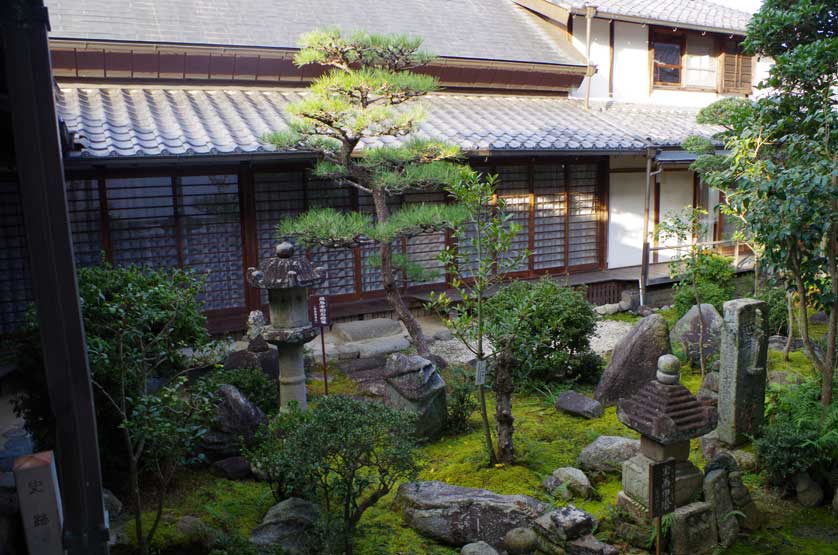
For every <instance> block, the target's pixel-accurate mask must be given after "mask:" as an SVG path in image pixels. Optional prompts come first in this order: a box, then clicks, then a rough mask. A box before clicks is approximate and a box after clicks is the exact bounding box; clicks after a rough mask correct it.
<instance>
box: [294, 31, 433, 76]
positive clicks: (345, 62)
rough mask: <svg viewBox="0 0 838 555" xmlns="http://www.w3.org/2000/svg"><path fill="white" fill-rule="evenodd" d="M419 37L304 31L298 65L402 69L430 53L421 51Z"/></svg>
mask: <svg viewBox="0 0 838 555" xmlns="http://www.w3.org/2000/svg"><path fill="white" fill-rule="evenodd" d="M421 46H422V39H420V38H418V37H406V36H403V35H373V34H369V33H365V32H356V33H353V34H352V35H349V36H346V37H344V36H343V35H342V34H341V32H340V30H339V29H324V30H318V31H313V32H310V33H306V34H305V35H303V36H302V37H301V39H300V47H301V48H300V52H298V53H297V55H296V56H294V63H295V64H297V65H298V66H304V65H308V64H320V65H325V66H330V67H335V68H339V69H342V70H344V71H349V70H350V69H351V68H352V67H353V66H362V67H374V68H380V69H387V70H390V71H403V70H406V69H412V68H417V67H421V66H424V65H426V64H428V63H430V62H431V61H432V60H433V57H432V56H430V55H428V54H426V53H424V52H421V51H420V50H419V48H420V47H421Z"/></svg>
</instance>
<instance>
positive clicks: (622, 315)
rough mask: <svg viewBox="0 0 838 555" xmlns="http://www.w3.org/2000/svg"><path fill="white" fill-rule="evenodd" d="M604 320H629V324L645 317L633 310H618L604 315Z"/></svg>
mask: <svg viewBox="0 0 838 555" xmlns="http://www.w3.org/2000/svg"><path fill="white" fill-rule="evenodd" d="M602 319H603V320H613V321H614V322H627V323H629V324H636V323H637V322H639V321H640V320H642V319H643V317H642V316H639V315H637V314H634V313H632V312H617V313H616V314H609V315H607V316H603V317H602Z"/></svg>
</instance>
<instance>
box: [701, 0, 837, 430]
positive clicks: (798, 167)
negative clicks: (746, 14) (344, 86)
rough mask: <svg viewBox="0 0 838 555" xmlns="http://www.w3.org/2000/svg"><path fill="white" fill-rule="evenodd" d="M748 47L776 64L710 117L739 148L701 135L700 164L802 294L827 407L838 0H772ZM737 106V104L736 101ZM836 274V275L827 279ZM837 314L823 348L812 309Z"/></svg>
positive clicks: (801, 322) (833, 283)
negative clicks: (812, 324) (752, 93)
mask: <svg viewBox="0 0 838 555" xmlns="http://www.w3.org/2000/svg"><path fill="white" fill-rule="evenodd" d="M745 47H746V49H747V50H748V51H749V53H751V54H756V55H760V56H769V57H772V58H773V59H774V61H775V64H774V66H773V67H772V69H771V71H770V75H769V77H768V79H767V80H766V81H765V82H764V83H763V84H762V85H761V88H763V92H764V95H763V96H761V97H760V98H759V99H758V100H756V101H755V102H747V101H739V102H738V103H737V104H735V105H734V104H732V103H731V102H730V101H728V102H727V104H720V103H717V104H716V105H714V106H711V107H710V108H707V109H705V110H704V111H703V114H702V115H701V116H700V117H707V118H710V119H712V117H713V116H716V117H717V120H716V123H722V124H723V125H724V126H725V131H724V132H723V133H722V134H721V135H720V136H719V137H718V138H719V139H721V140H723V141H724V143H725V146H726V148H727V150H728V151H729V154H725V155H715V154H711V153H710V149H711V148H712V146H711V145H710V144H709V143H708V142H707V141H704V142H703V143H702V142H701V141H698V140H694V141H691V144H690V145H689V146H690V147H691V148H692V149H693V150H694V151H697V152H701V153H703V154H704V156H703V157H701V158H700V159H699V160H698V161H697V162H696V164H695V165H694V168H695V169H697V170H698V171H701V172H702V173H703V178H704V181H705V182H706V183H708V184H710V185H712V186H714V187H717V188H719V189H721V190H723V191H725V194H726V197H727V209H728V210H729V211H730V212H731V213H732V214H736V215H738V216H739V217H740V219H741V221H742V223H743V226H744V229H745V232H746V233H747V234H748V235H749V236H751V237H753V238H754V241H755V242H756V243H758V244H759V245H760V246H761V250H762V251H764V254H763V256H764V258H765V261H766V262H767V264H768V266H769V270H771V271H772V273H774V274H776V275H780V276H785V278H786V279H787V280H788V282H789V283H790V284H791V285H792V286H793V287H794V289H795V290H796V293H797V295H798V298H799V301H800V302H799V311H798V316H797V319H798V329H799V330H800V335H801V338H802V339H803V342H804V344H805V346H806V350H807V352H808V354H809V356H810V358H811V359H812V360H813V362H814V364H815V365H816V366H817V368H818V369H819V370H820V372H821V378H822V384H821V388H822V391H821V402H822V405H823V407H824V414H826V409H827V407H828V406H829V405H830V404H831V402H832V383H833V378H834V368H835V366H836V362H838V360H837V359H836V339H838V106H836V103H838V96H836V95H835V90H836V87H838V11H836V9H835V3H834V1H832V0H820V1H818V0H800V1H792V0H766V1H765V2H764V3H763V6H762V9H761V10H760V12H759V13H757V14H756V15H755V16H754V18H753V20H752V22H751V23H750V25H749V29H748V37H747V39H746V41H745ZM733 107H735V109H729V108H733ZM824 277H826V278H827V279H824ZM812 304H820V305H822V306H823V307H824V308H825V309H826V310H827V312H828V313H829V325H828V332H827V344H826V349H825V351H824V352H823V353H821V352H819V351H818V350H817V349H815V347H814V344H813V341H812V338H811V336H810V334H809V325H808V318H807V307H808V306H810V305H812Z"/></svg>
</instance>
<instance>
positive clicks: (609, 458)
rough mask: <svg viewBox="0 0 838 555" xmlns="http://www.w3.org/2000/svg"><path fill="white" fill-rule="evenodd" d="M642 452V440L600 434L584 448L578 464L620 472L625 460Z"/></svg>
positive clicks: (594, 468) (581, 466)
mask: <svg viewBox="0 0 838 555" xmlns="http://www.w3.org/2000/svg"><path fill="white" fill-rule="evenodd" d="M638 453H640V440H639V439H628V438H625V437H620V436H599V437H598V438H596V439H595V440H594V441H593V442H592V443H590V444H589V445H588V446H586V447H585V448H584V449H582V452H581V453H579V456H578V457H577V458H576V466H578V467H580V468H581V469H583V470H589V471H594V472H619V471H620V470H621V469H622V467H623V462H625V461H627V460H629V459H630V458H632V457H633V456H635V455H637V454H638Z"/></svg>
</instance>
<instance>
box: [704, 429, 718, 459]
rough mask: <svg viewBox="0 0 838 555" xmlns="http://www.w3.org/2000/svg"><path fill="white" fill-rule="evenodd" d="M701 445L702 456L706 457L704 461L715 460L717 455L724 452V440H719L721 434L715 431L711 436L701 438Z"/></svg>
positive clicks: (706, 435)
mask: <svg viewBox="0 0 838 555" xmlns="http://www.w3.org/2000/svg"><path fill="white" fill-rule="evenodd" d="M698 442H699V445H701V454H702V455H704V460H707V461H710V460H713V457H715V456H716V453H718V452H720V451H722V450H723V447H722V440H721V439H719V432H717V431H716V430H713V431H712V432H710V433H709V434H705V435H703V436H701V437H700V438H699V440H698Z"/></svg>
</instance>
